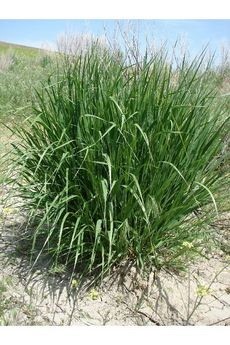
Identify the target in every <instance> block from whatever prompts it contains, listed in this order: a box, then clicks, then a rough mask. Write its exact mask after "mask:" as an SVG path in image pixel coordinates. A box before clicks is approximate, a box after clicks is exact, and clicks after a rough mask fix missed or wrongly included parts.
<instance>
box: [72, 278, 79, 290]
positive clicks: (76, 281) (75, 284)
mask: <svg viewBox="0 0 230 345" xmlns="http://www.w3.org/2000/svg"><path fill="white" fill-rule="evenodd" d="M78 285H79V281H78V280H77V279H73V280H72V282H71V288H72V289H76V287H77V286H78Z"/></svg>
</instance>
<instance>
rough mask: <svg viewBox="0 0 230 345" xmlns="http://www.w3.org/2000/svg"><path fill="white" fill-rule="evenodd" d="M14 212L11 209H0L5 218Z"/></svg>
mask: <svg viewBox="0 0 230 345" xmlns="http://www.w3.org/2000/svg"><path fill="white" fill-rule="evenodd" d="M14 212H15V210H14V209H13V208H12V207H4V208H3V209H2V213H3V215H5V216H7V215H9V214H13V213H14Z"/></svg>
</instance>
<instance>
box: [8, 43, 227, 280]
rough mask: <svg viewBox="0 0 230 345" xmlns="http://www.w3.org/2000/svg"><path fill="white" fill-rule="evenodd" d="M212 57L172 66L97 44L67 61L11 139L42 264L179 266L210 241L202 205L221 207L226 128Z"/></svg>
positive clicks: (159, 57)
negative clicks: (212, 78) (45, 258)
mask: <svg viewBox="0 0 230 345" xmlns="http://www.w3.org/2000/svg"><path fill="white" fill-rule="evenodd" d="M204 57H205V54H204V53H202V54H201V55H200V56H199V57H197V58H196V59H195V60H194V61H192V62H190V63H189V62H188V61H187V60H186V57H184V58H183V59H182V62H181V64H179V65H177V66H176V67H175V66H173V64H170V63H169V62H168V60H167V52H165V51H163V50H160V51H159V52H156V53H154V54H151V53H148V52H146V53H145V54H144V56H141V55H138V54H137V53H134V51H133V50H128V51H127V55H125V54H123V53H122V52H121V51H118V50H112V49H110V48H106V47H104V46H103V47H102V46H100V45H99V44H97V43H93V44H91V45H90V46H89V47H88V48H87V49H84V50H82V51H78V52H77V54H76V55H68V54H65V55H64V59H63V62H62V63H61V62H60V60H59V69H58V72H57V75H56V76H53V77H52V78H49V79H48V81H47V83H45V84H44V85H43V89H42V91H41V89H40V91H38V92H37V104H38V105H37V106H36V107H34V113H35V116H34V115H33V116H32V117H30V118H29V119H28V121H27V123H26V126H25V125H24V124H23V126H19V127H18V128H17V129H16V134H17V135H18V137H19V138H20V143H19V144H17V145H14V148H15V154H16V156H15V159H14V162H15V167H14V174H15V171H16V176H17V178H16V179H15V183H16V185H17V187H18V191H19V194H20V195H21V196H22V197H23V198H24V200H25V207H27V208H28V210H29V211H30V213H29V222H30V223H35V224H36V227H31V228H33V229H34V230H33V231H32V230H31V233H30V234H29V235H30V236H31V252H32V254H33V253H35V252H36V253H37V254H36V258H37V259H38V258H39V256H40V255H41V254H42V253H43V252H48V253H49V254H50V255H51V256H53V262H54V264H55V265H59V264H60V263H61V264H64V265H67V266H71V267H72V269H73V270H75V269H76V267H80V270H81V272H82V274H85V273H89V272H92V271H94V270H96V272H97V274H98V275H99V276H100V275H103V274H104V273H106V272H107V271H108V270H110V268H111V267H112V266H113V265H116V264H119V263H120V262H121V261H122V260H131V261H133V262H135V263H136V264H137V266H138V267H139V268H140V269H144V268H145V269H148V268H149V267H151V266H152V265H155V266H156V267H157V268H160V267H162V266H164V265H165V264H167V265H173V264H174V262H177V261H178V258H180V256H181V255H184V252H185V251H186V252H187V249H190V250H191V251H193V250H194V248H192V244H193V243H194V241H197V240H199V239H201V240H202V239H203V240H204V238H205V237H204V236H205V232H206V231H207V228H206V227H205V226H204V224H205V220H206V219H207V214H205V211H204V212H203V217H202V216H201V215H202V214H201V215H200V214H198V213H197V212H198V211H197V210H199V209H200V208H202V207H204V206H205V205H208V204H210V203H211V204H212V205H213V207H212V208H213V209H214V211H215V212H216V213H218V209H217V203H216V200H215V198H214V195H215V194H214V193H215V190H216V189H217V188H219V186H220V185H221V184H222V182H224V181H225V180H224V177H223V176H222V175H221V173H220V171H219V161H218V159H216V157H217V156H218V155H219V154H220V152H221V149H222V137H223V129H226V126H227V124H228V122H227V119H226V114H224V113H223V110H222V106H221V100H220V99H218V98H217V96H216V92H215V90H213V88H212V87H211V85H210V83H209V71H210V64H209V63H208V64H207V65H206V66H204ZM175 75H176V76H177V78H176V82H175V78H174V77H175ZM208 213H210V211H208ZM38 244H39V252H37V245H38ZM37 259H36V260H37ZM36 260H35V262H36Z"/></svg>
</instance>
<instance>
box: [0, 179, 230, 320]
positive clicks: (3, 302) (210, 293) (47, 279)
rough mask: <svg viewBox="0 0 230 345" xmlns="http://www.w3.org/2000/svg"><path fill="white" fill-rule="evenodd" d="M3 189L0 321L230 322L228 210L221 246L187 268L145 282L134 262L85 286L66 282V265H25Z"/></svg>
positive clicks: (16, 208) (17, 222)
mask: <svg viewBox="0 0 230 345" xmlns="http://www.w3.org/2000/svg"><path fill="white" fill-rule="evenodd" d="M7 193H8V191H7V188H6V187H4V186H3V185H0V323H1V324H2V325H146V326H147V325H149V326H160V325H230V270H229V264H230V256H229V251H228V249H229V247H228V244H229V237H228V236H229V228H230V219H229V214H227V213H225V214H223V215H222V218H221V219H219V220H218V222H217V223H216V227H217V229H218V231H217V232H218V236H219V237H220V238H222V239H223V241H222V243H223V248H222V249H223V250H219V251H218V252H216V253H212V254H210V253H209V254H208V259H202V260H200V261H199V262H197V263H196V264H193V265H191V267H190V268H189V270H188V272H187V273H183V274H180V275H178V274H175V273H172V272H166V271H161V272H155V271H153V272H152V273H151V274H150V276H149V277H148V279H143V278H141V277H140V276H139V275H138V274H137V272H136V270H135V268H134V267H132V268H130V269H128V270H127V272H126V273H125V274H122V275H117V274H116V272H114V274H113V275H112V277H110V278H109V279H108V278H107V279H105V280H104V281H103V283H102V284H101V285H100V286H94V287H93V288H92V287H91V288H88V289H87V288H86V286H87V284H85V285H83V286H82V287H81V288H79V286H78V281H77V280H76V279H75V277H73V279H72V283H70V275H69V274H68V272H65V270H64V268H63V267H60V268H59V270H52V269H50V266H48V262H47V261H46V259H43V260H42V261H41V262H39V263H38V265H37V266H36V267H34V269H33V270H32V271H31V270H30V267H31V266H30V264H29V258H28V255H27V253H26V248H24V249H23V247H22V246H21V244H20V245H19V242H18V237H17V234H18V231H21V229H22V228H23V226H24V225H23V224H24V221H25V214H23V211H22V210H21V209H20V205H17V203H16V202H14V204H13V206H12V205H10V207H9V206H8V207H7V205H5V204H3V200H4V197H5V196H6V195H7ZM226 248H227V249H226ZM124 271H125V270H123V272H124Z"/></svg>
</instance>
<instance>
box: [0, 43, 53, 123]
mask: <svg viewBox="0 0 230 345" xmlns="http://www.w3.org/2000/svg"><path fill="white" fill-rule="evenodd" d="M52 72H53V54H52V52H48V51H46V50H42V49H37V48H30V47H25V46H20V45H16V44H9V43H5V42H0V121H1V120H3V119H4V121H6V120H7V121H12V120H15V119H17V118H18V117H20V116H22V115H29V114H30V109H31V100H32V99H33V95H34V89H35V88H39V87H40V86H41V82H42V81H44V80H46V79H47V76H48V75H49V74H52Z"/></svg>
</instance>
